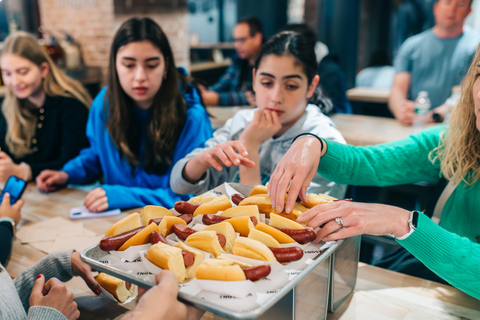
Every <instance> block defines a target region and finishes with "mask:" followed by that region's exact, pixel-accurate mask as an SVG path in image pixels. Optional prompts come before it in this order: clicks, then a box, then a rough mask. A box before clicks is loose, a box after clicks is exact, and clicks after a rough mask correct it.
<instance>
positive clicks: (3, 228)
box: [0, 221, 13, 266]
mask: <svg viewBox="0 0 480 320" xmlns="http://www.w3.org/2000/svg"><path fill="white" fill-rule="evenodd" d="M12 238H13V232H12V225H11V223H9V222H6V221H5V222H0V243H1V244H2V248H1V250H0V263H1V264H2V265H4V266H6V265H7V259H8V257H9V256H10V252H11V251H12Z"/></svg>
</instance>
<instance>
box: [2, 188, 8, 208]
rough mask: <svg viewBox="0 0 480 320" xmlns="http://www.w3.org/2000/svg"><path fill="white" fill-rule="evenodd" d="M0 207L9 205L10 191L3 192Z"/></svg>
mask: <svg viewBox="0 0 480 320" xmlns="http://www.w3.org/2000/svg"><path fill="white" fill-rule="evenodd" d="M0 206H1V207H2V208H4V207H7V208H8V207H10V193H8V192H5V194H4V195H3V199H2V204H1V205H0Z"/></svg>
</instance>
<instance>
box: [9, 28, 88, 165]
mask: <svg viewBox="0 0 480 320" xmlns="http://www.w3.org/2000/svg"><path fill="white" fill-rule="evenodd" d="M7 53H8V54H14V55H17V56H20V57H22V58H24V59H27V60H29V61H31V62H33V63H34V64H36V65H37V66H39V67H40V65H41V64H42V63H44V62H46V63H48V65H49V67H50V71H49V72H48V74H47V76H46V78H45V79H44V80H43V90H44V91H45V93H46V94H48V95H49V96H64V97H72V98H76V99H78V100H79V101H80V102H82V103H83V104H84V105H85V107H87V108H90V104H91V103H92V99H91V98H90V95H89V94H88V93H87V91H86V90H85V88H84V87H83V86H82V85H81V84H80V83H79V82H78V81H75V80H73V79H72V78H70V77H68V76H67V75H66V74H65V73H64V72H62V71H61V70H60V69H59V68H58V67H57V66H56V65H55V63H54V62H53V61H52V59H51V58H50V56H49V55H48V53H47V52H46V51H45V50H44V49H43V48H42V46H40V45H39V44H38V41H37V39H36V38H35V37H34V36H32V35H31V34H29V33H27V32H24V31H18V32H15V33H12V34H11V35H9V36H8V37H7V38H6V39H5V42H4V45H3V48H2V50H1V52H0V55H4V54H7ZM33 110H35V106H34V105H33V104H32V103H30V102H29V101H28V100H27V99H18V98H17V97H16V96H15V95H14V94H13V92H12V91H11V90H7V94H6V96H5V100H4V101H3V104H2V112H3V115H4V117H5V121H6V122H7V135H6V138H5V143H6V144H7V146H8V149H9V150H10V152H11V153H12V154H14V155H15V156H16V157H22V156H24V155H26V154H28V153H31V152H32V150H31V149H30V141H31V140H32V138H33V136H34V135H35V127H36V121H37V118H36V117H35V116H34V114H33Z"/></svg>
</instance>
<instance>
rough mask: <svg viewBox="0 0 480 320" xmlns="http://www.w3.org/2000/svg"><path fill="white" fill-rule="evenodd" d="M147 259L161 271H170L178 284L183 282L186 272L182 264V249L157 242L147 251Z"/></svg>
mask: <svg viewBox="0 0 480 320" xmlns="http://www.w3.org/2000/svg"><path fill="white" fill-rule="evenodd" d="M147 259H148V260H149V261H150V262H152V263H153V264H155V265H156V266H158V267H160V268H162V269H165V270H170V271H172V272H173V273H174V274H175V277H176V278H177V281H178V283H182V282H183V281H185V278H186V277H187V270H186V269H185V265H184V263H183V256H182V249H180V248H178V247H173V246H170V245H167V244H165V243H162V242H158V243H157V244H154V245H152V246H151V247H150V249H148V251H147Z"/></svg>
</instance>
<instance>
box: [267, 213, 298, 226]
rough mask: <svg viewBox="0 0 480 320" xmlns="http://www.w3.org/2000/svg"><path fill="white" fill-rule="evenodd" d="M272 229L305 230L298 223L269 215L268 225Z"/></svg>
mask: <svg viewBox="0 0 480 320" xmlns="http://www.w3.org/2000/svg"><path fill="white" fill-rule="evenodd" d="M269 224H270V225H271V226H272V227H277V228H283V229H294V230H299V229H305V227H304V226H302V225H301V224H300V223H298V222H296V221H293V220H290V219H288V218H285V217H282V216H279V215H278V214H275V213H273V212H272V213H271V214H270V223H269Z"/></svg>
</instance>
